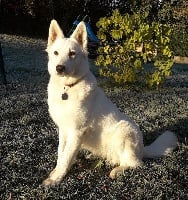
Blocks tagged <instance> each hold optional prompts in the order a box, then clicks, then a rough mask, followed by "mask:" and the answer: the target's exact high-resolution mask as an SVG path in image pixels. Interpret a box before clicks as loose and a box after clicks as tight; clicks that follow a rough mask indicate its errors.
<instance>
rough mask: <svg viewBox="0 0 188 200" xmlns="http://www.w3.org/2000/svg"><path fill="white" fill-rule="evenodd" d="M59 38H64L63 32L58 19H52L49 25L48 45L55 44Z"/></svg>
mask: <svg viewBox="0 0 188 200" xmlns="http://www.w3.org/2000/svg"><path fill="white" fill-rule="evenodd" d="M57 38H64V35H63V32H62V30H61V28H60V26H59V24H58V23H57V21H56V20H54V19H53V20H52V21H51V23H50V27H49V35H48V47H47V49H48V48H49V47H50V46H51V45H52V44H53V42H54V41H55V40H56V39H57Z"/></svg>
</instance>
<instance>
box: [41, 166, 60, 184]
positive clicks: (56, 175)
mask: <svg viewBox="0 0 188 200" xmlns="http://www.w3.org/2000/svg"><path fill="white" fill-rule="evenodd" d="M62 178H63V174H62V173H60V172H59V170H57V169H54V170H53V171H52V172H51V173H50V175H49V177H48V178H47V179H45V180H44V181H43V182H42V185H43V186H46V187H47V186H55V185H58V184H59V183H60V182H61V180H62Z"/></svg>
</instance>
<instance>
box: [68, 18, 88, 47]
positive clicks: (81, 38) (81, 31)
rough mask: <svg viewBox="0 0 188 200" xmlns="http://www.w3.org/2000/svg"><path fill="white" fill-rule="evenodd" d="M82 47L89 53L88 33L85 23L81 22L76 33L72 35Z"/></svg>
mask: <svg viewBox="0 0 188 200" xmlns="http://www.w3.org/2000/svg"><path fill="white" fill-rule="evenodd" d="M71 38H74V39H76V40H77V41H78V43H79V44H80V45H81V46H82V48H83V50H85V51H87V31H86V26H85V23H84V22H80V23H79V24H78V26H77V27H76V29H75V31H74V32H73V34H72V35H71Z"/></svg>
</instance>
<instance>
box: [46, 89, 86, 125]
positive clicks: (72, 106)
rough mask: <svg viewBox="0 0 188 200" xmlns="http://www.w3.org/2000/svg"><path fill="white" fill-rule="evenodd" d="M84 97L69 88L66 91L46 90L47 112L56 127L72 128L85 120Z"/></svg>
mask: <svg viewBox="0 0 188 200" xmlns="http://www.w3.org/2000/svg"><path fill="white" fill-rule="evenodd" d="M85 99H86V97H85V95H84V93H83V92H82V91H81V90H80V91H78V90H75V89H74V88H70V89H69V90H67V91H64V90H63V89H62V90H61V89H57V88H56V89H55V88H53V87H52V88H51V87H49V88H48V106H49V112H50V115H51V117H52V119H53V120H54V122H55V123H56V124H57V125H58V126H61V125H65V124H66V126H72V125H74V124H75V123H76V124H79V122H80V121H82V122H84V121H86V119H87V114H88V113H87V110H88V109H87V105H86V103H85Z"/></svg>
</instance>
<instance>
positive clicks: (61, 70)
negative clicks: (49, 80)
mask: <svg viewBox="0 0 188 200" xmlns="http://www.w3.org/2000/svg"><path fill="white" fill-rule="evenodd" d="M56 71H57V73H58V74H64V73H65V66H64V65H57V66H56Z"/></svg>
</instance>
